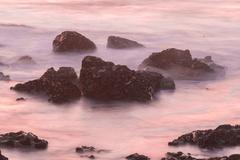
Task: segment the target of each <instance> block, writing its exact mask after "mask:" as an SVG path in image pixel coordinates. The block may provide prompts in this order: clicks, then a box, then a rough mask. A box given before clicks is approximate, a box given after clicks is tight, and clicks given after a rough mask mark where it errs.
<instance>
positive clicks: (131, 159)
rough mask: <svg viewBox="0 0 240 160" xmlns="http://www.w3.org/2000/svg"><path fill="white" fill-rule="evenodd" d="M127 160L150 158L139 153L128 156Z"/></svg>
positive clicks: (145, 159) (147, 159)
mask: <svg viewBox="0 0 240 160" xmlns="http://www.w3.org/2000/svg"><path fill="white" fill-rule="evenodd" d="M126 159H127V160H150V158H148V157H147V156H145V155H140V154H138V153H134V154H131V155H129V156H127V157H126Z"/></svg>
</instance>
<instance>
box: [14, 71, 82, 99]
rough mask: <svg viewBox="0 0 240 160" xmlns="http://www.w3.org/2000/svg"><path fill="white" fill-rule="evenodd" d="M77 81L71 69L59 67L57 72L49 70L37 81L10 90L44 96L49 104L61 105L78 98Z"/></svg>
mask: <svg viewBox="0 0 240 160" xmlns="http://www.w3.org/2000/svg"><path fill="white" fill-rule="evenodd" d="M77 81H78V76H77V74H76V72H75V71H74V69H73V68H71V67H61V68H59V70H58V71H55V70H54V68H50V69H48V70H47V71H46V72H45V73H44V74H43V75H42V76H41V77H40V78H39V79H36V80H33V81H29V82H26V83H23V84H21V83H20V84H17V85H15V86H14V87H11V89H13V90H16V91H21V92H27V93H37V94H42V95H46V96H48V97H49V98H48V100H49V101H51V102H54V103H63V102H68V101H71V100H75V99H78V98H80V96H81V91H80V89H79V87H78V86H77Z"/></svg>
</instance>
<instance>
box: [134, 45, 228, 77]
mask: <svg viewBox="0 0 240 160" xmlns="http://www.w3.org/2000/svg"><path fill="white" fill-rule="evenodd" d="M139 68H140V69H141V70H149V71H155V72H160V73H162V74H163V75H166V76H170V77H173V78H174V79H214V78H216V77H218V76H221V75H224V73H225V72H224V67H222V66H220V65H217V64H215V63H214V62H213V60H212V57H211V56H207V57H205V58H203V59H198V58H194V59H193V58H192V55H191V53H190V51H189V50H180V49H175V48H170V49H167V50H164V51H162V52H158V53H153V54H152V55H150V56H149V57H148V58H146V59H145V60H144V61H143V62H142V63H141V64H140V66H139Z"/></svg>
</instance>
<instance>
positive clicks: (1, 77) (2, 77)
mask: <svg viewBox="0 0 240 160" xmlns="http://www.w3.org/2000/svg"><path fill="white" fill-rule="evenodd" d="M0 81H10V76H9V75H4V74H3V73H2V72H0Z"/></svg>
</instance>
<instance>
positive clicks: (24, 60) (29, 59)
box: [14, 56, 36, 65]
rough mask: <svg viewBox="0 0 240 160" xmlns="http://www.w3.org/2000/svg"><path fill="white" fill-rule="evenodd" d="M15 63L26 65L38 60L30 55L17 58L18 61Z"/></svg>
mask: <svg viewBox="0 0 240 160" xmlns="http://www.w3.org/2000/svg"><path fill="white" fill-rule="evenodd" d="M14 64H18V65H22V64H23V65H25V64H36V62H35V61H34V60H33V58H32V57H30V56H21V57H19V58H18V59H17V61H16V62H15V63H14Z"/></svg>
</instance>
